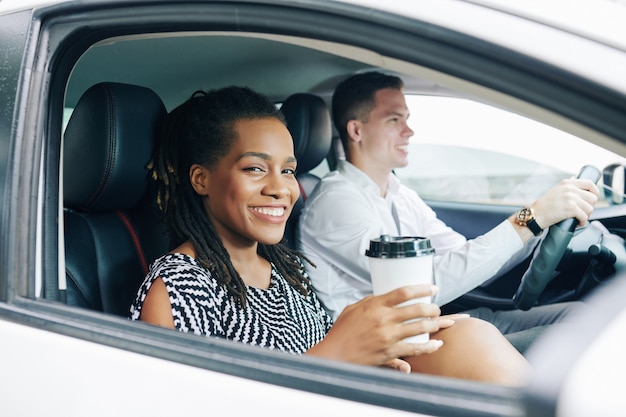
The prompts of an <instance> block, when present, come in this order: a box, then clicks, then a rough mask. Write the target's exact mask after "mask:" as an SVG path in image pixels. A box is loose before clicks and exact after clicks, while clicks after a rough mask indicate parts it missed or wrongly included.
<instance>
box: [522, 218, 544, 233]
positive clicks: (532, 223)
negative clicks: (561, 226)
mask: <svg viewBox="0 0 626 417" xmlns="http://www.w3.org/2000/svg"><path fill="white" fill-rule="evenodd" d="M526 226H527V227H528V228H529V229H530V231H531V232H533V235H535V236H539V235H540V234H541V233H542V232H543V229H542V228H541V226H539V224H537V221H536V220H535V219H530V220H528V221H527V222H526Z"/></svg>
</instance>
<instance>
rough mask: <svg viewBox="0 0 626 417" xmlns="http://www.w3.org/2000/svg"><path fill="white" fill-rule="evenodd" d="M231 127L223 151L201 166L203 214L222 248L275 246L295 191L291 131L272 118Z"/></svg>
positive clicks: (283, 228)
mask: <svg viewBox="0 0 626 417" xmlns="http://www.w3.org/2000/svg"><path fill="white" fill-rule="evenodd" d="M235 131H236V135H237V139H236V140H235V142H234V144H233V146H232V148H231V150H230V151H229V153H228V154H226V155H225V156H224V157H223V158H222V159H221V160H220V161H219V162H218V164H217V165H216V166H215V167H214V168H213V169H211V170H207V177H206V178H207V187H206V196H205V199H204V204H205V208H206V210H207V214H208V216H209V218H210V219H211V221H212V222H213V224H214V225H215V228H216V230H217V232H218V234H219V235H220V237H221V238H222V240H223V241H224V244H225V245H227V246H231V245H235V246H250V245H255V244H256V242H260V243H263V244H276V243H278V242H280V241H281V240H282V237H283V234H284V231H285V224H286V222H287V218H288V217H289V214H290V213H291V209H292V207H293V205H294V204H295V202H296V200H297V199H298V197H299V195H300V190H299V187H298V182H297V181H296V177H295V170H296V158H295V156H294V150H293V141H292V139H291V135H290V134H289V131H288V130H287V128H286V127H285V125H284V124H283V123H281V122H280V121H279V120H277V119H275V118H265V119H251V120H247V119H243V120H239V121H238V122H236V124H235Z"/></svg>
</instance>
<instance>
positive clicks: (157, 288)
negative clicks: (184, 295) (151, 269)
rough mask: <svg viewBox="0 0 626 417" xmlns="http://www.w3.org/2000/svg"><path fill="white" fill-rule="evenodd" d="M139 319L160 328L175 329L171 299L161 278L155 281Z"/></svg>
mask: <svg viewBox="0 0 626 417" xmlns="http://www.w3.org/2000/svg"><path fill="white" fill-rule="evenodd" d="M139 319H140V320H141V321H145V322H147V323H152V324H156V325H158V326H162V327H167V328H171V329H174V328H175V326H174V317H173V316H172V305H171V303H170V297H169V294H168V293H167V288H166V287H165V283H164V282H163V280H162V279H161V278H157V279H155V280H154V282H153V283H152V286H150V289H149V290H148V294H146V299H145V300H144V302H143V305H142V307H141V315H140V316H139Z"/></svg>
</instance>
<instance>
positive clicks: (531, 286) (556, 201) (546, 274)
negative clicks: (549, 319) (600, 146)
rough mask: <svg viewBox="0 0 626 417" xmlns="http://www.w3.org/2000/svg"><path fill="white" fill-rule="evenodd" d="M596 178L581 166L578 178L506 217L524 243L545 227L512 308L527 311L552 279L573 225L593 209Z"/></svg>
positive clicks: (595, 172)
mask: <svg viewBox="0 0 626 417" xmlns="http://www.w3.org/2000/svg"><path fill="white" fill-rule="evenodd" d="M599 178H600V171H599V170H598V169H597V168H595V167H592V166H585V167H583V169H582V170H581V172H580V174H579V175H578V178H576V179H568V180H563V181H561V182H560V183H559V184H558V185H556V186H555V187H553V188H552V189H550V190H549V191H547V192H546V193H545V194H544V195H543V196H541V197H540V198H539V199H538V200H537V201H535V202H534V203H533V204H532V205H531V206H530V207H525V208H523V209H522V210H520V211H519V212H518V213H516V214H515V215H513V216H511V217H510V218H509V220H510V221H511V222H512V223H513V224H514V226H515V227H516V230H517V231H518V233H519V235H520V237H521V238H522V241H524V242H526V241H528V240H529V239H530V238H531V237H532V236H533V235H539V234H541V231H542V229H545V228H549V230H548V233H547V235H546V236H545V238H544V239H543V241H542V242H541V243H540V244H539V246H538V247H537V249H536V250H535V254H534V256H533V259H532V261H531V263H530V265H529V267H528V270H527V271H526V273H525V274H524V276H523V277H522V281H521V283H520V286H519V288H518V289H517V292H516V293H515V296H514V297H513V304H514V305H515V307H516V308H519V309H522V310H527V309H529V308H531V307H532V306H533V305H535V303H536V301H537V299H538V298H539V295H540V294H541V292H543V290H544V289H545V287H546V286H547V285H548V283H549V282H550V280H551V279H552V276H553V274H554V271H555V269H556V267H557V265H558V263H559V261H560V260H561V258H562V256H563V253H564V252H565V250H566V249H567V245H568V244H569V241H570V240H571V238H572V236H573V233H574V229H575V228H576V226H577V225H579V226H584V225H585V224H586V223H587V221H588V219H589V216H590V215H591V213H592V211H593V208H594V206H595V204H596V202H597V200H598V195H599V189H598V187H597V186H596V182H597V181H598V179H599Z"/></svg>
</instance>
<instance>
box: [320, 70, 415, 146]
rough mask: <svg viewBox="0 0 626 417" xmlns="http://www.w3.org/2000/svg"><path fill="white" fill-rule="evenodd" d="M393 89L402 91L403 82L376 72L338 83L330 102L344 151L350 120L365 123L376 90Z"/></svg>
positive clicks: (362, 74)
mask: <svg viewBox="0 0 626 417" xmlns="http://www.w3.org/2000/svg"><path fill="white" fill-rule="evenodd" d="M385 88H393V89H396V90H402V89H403V88H404V82H403V81H402V79H401V78H400V77H397V76H395V75H389V74H383V73H381V72H378V71H370V72H363V73H360V74H355V75H352V76H351V77H348V78H346V79H345V80H343V81H342V82H340V83H339V84H338V85H337V87H336V88H335V92H334V94H333V102H332V114H333V122H334V123H335V127H336V128H337V131H338V132H339V137H340V138H341V143H342V144H343V147H344V150H346V151H347V147H348V131H347V129H346V126H347V124H348V122H349V121H350V120H362V121H367V117H368V115H369V113H370V111H372V109H373V108H374V105H375V102H374V96H375V95H376V92H377V91H378V90H382V89H385Z"/></svg>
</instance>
